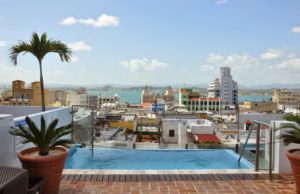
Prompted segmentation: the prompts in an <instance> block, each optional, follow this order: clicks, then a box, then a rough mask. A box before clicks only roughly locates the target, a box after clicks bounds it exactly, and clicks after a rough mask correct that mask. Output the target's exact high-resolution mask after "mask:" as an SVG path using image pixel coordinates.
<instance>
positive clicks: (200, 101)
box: [179, 88, 222, 112]
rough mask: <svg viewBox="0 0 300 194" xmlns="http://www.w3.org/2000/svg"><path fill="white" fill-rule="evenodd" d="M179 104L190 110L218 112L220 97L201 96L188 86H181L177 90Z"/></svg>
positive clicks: (220, 104)
mask: <svg viewBox="0 0 300 194" xmlns="http://www.w3.org/2000/svg"><path fill="white" fill-rule="evenodd" d="M179 104H182V105H185V106H186V108H187V109H188V110H189V111H192V112H197V111H212V112H220V110H221V108H222V99H221V98H219V97H203V96H201V95H200V92H194V91H193V89H190V88H182V89H180V90H179Z"/></svg>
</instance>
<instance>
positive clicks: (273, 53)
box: [260, 49, 283, 60]
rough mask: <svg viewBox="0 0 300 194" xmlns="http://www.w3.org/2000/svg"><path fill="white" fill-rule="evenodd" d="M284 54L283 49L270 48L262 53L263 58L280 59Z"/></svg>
mask: <svg viewBox="0 0 300 194" xmlns="http://www.w3.org/2000/svg"><path fill="white" fill-rule="evenodd" d="M282 55H283V50H281V49H268V50H267V52H265V53H263V54H261V55H260V57H261V59H263V60H274V59H278V58H280V57H281V56H282Z"/></svg>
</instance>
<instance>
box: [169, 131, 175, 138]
mask: <svg viewBox="0 0 300 194" xmlns="http://www.w3.org/2000/svg"><path fill="white" fill-rule="evenodd" d="M174 136H175V130H174V129H172V130H169V137H174Z"/></svg>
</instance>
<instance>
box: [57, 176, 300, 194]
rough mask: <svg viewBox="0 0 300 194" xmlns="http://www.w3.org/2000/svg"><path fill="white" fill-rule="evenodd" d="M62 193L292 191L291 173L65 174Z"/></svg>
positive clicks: (171, 193) (254, 192)
mask: <svg viewBox="0 0 300 194" xmlns="http://www.w3.org/2000/svg"><path fill="white" fill-rule="evenodd" d="M60 193H61V194H76V193H78V194H79V193H83V194H85V193H86V194H88V193H93V194H98V193H99V194H109V193H112V194H113V193H115V194H116V193H123V194H144V193H149V194H157V193H161V194H168V193H170V194H178V193H238V194H240V193H241V194H242V193H246V194H250V193H253V194H257V193H258V194H259V193H280V194H281V193H282V194H287V193H295V185H294V183H293V178H292V176H291V175H277V176H274V179H273V181H270V180H268V176H267V175H261V174H242V175H241V174H231V175H228V174H217V175H216V174H214V175H199V174H198V175H191V174H189V175H80V174H79V175H78V174H77V175H66V174H65V175H64V176H63V179H62V182H61V186H60Z"/></svg>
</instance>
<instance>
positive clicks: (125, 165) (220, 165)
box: [65, 148, 253, 170]
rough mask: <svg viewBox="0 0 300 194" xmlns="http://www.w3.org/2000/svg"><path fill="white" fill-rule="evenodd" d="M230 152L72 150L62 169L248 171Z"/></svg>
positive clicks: (247, 163) (236, 156) (246, 165)
mask: <svg viewBox="0 0 300 194" xmlns="http://www.w3.org/2000/svg"><path fill="white" fill-rule="evenodd" d="M237 159H238V155H237V154H236V153H234V152H233V151H232V150H215V149H214V150H126V149H105V148H95V149H94V151H92V150H91V149H89V148H72V149H71V150H70V152H69V156H68V158H67V160H66V162H65V169H101V170H106V169H107V170H114V169H115V170H179V169H251V168H253V165H252V164H251V163H250V162H248V161H247V160H244V159H242V160H241V163H240V165H238V163H237Z"/></svg>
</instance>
